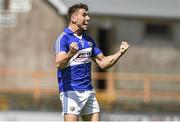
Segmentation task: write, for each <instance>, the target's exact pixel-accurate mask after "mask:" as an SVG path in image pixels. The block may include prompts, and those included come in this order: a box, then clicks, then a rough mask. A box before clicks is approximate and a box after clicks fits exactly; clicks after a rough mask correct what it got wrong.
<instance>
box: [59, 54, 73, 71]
mask: <svg viewBox="0 0 180 122" xmlns="http://www.w3.org/2000/svg"><path fill="white" fill-rule="evenodd" d="M71 58H72V55H70V54H68V53H67V54H65V55H63V56H61V58H60V59H58V58H57V59H56V66H57V68H58V69H63V68H64V67H66V66H67V65H68V63H69V61H70V59H71Z"/></svg>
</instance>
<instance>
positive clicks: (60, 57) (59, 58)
mask: <svg viewBox="0 0 180 122" xmlns="http://www.w3.org/2000/svg"><path fill="white" fill-rule="evenodd" d="M77 51H78V44H77V43H76V42H72V43H71V44H70V48H69V51H68V53H66V52H63V51H62V52H59V53H57V54H56V66H57V68H58V69H63V68H64V67H66V66H67V65H68V63H69V61H70V59H71V58H72V57H73V56H74V55H75V54H76V53H77Z"/></svg>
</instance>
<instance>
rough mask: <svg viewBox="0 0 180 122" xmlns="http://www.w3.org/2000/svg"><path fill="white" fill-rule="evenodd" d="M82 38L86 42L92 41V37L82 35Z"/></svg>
mask: <svg viewBox="0 0 180 122" xmlns="http://www.w3.org/2000/svg"><path fill="white" fill-rule="evenodd" d="M83 36H84V38H85V39H86V40H87V41H94V40H93V38H92V37H90V36H88V35H86V34H84V35H83Z"/></svg>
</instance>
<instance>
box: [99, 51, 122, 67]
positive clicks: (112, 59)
mask: <svg viewBox="0 0 180 122" xmlns="http://www.w3.org/2000/svg"><path fill="white" fill-rule="evenodd" d="M122 55H123V54H122V53H121V52H120V51H118V52H117V53H115V54H114V55H110V56H106V57H105V58H104V61H103V62H102V63H103V67H102V68H103V69H105V70H106V69H108V68H110V67H112V66H113V65H114V64H115V63H116V62H117V61H118V59H119V58H120V57H121V56H122Z"/></svg>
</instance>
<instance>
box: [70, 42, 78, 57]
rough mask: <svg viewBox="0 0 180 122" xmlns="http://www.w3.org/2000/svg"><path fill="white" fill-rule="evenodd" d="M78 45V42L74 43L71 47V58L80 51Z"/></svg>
mask: <svg viewBox="0 0 180 122" xmlns="http://www.w3.org/2000/svg"><path fill="white" fill-rule="evenodd" d="M78 49H79V47H78V43H77V42H72V43H71V44H70V46H69V53H70V55H71V56H73V55H75V54H76V53H77V51H78Z"/></svg>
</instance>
